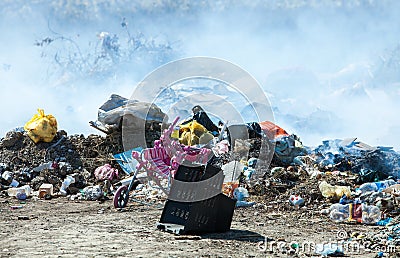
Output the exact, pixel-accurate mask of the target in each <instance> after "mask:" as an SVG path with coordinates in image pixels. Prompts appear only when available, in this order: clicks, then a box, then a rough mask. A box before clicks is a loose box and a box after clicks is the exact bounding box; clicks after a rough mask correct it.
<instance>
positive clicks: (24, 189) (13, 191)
mask: <svg viewBox="0 0 400 258" xmlns="http://www.w3.org/2000/svg"><path fill="white" fill-rule="evenodd" d="M7 193H8V196H15V197H17V198H18V199H20V200H25V199H26V198H27V197H29V196H30V195H31V194H32V189H31V187H30V186H29V185H24V186H21V187H18V188H16V187H13V188H9V189H8V190H7Z"/></svg>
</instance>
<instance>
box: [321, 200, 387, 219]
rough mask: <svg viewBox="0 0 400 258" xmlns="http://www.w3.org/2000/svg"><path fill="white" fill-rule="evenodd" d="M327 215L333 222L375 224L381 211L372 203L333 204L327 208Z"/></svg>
mask: <svg viewBox="0 0 400 258" xmlns="http://www.w3.org/2000/svg"><path fill="white" fill-rule="evenodd" d="M329 217H330V219H331V220H333V221H335V222H343V221H357V222H361V223H364V224H376V223H377V222H378V221H380V219H381V211H380V210H379V208H378V207H376V206H374V205H367V204H365V203H363V204H352V203H349V204H339V203H337V204H333V205H332V206H331V207H330V208H329Z"/></svg>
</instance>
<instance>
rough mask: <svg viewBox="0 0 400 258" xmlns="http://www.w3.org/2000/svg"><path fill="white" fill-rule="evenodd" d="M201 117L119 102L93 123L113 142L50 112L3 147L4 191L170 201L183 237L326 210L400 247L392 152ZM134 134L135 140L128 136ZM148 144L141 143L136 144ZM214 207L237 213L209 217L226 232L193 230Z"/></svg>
mask: <svg viewBox="0 0 400 258" xmlns="http://www.w3.org/2000/svg"><path fill="white" fill-rule="evenodd" d="M192 113H193V115H192V116H191V117H189V118H187V119H183V120H182V119H179V118H176V119H175V120H174V122H173V123H172V124H167V123H166V121H168V118H167V116H166V114H164V113H163V112H162V111H161V109H160V108H158V107H157V106H156V105H154V104H149V103H143V102H139V101H130V100H128V99H125V98H123V97H121V96H118V95H112V96H111V98H110V99H109V100H108V101H107V102H106V103H104V105H102V106H101V107H100V109H99V114H98V119H97V121H95V122H90V125H91V126H93V127H95V128H96V129H98V130H99V131H101V132H103V133H105V134H106V136H99V135H89V136H87V137H85V136H83V135H71V136H69V135H67V132H65V131H63V130H58V128H57V122H56V119H55V118H54V117H53V116H51V115H47V116H46V115H45V114H44V111H43V110H39V114H38V115H35V116H34V117H33V118H32V120H31V121H29V122H28V123H27V124H26V125H25V127H24V129H16V130H13V131H10V132H8V133H7V134H6V136H5V137H4V138H2V139H1V142H0V171H1V179H0V184H1V185H0V187H1V190H2V192H1V194H2V195H3V196H6V195H8V196H14V197H16V198H18V199H20V200H25V199H27V198H29V197H30V196H32V195H35V196H37V197H39V198H43V199H49V198H54V197H58V196H68V198H70V199H71V200H75V199H82V200H106V199H111V198H112V199H113V204H114V207H116V208H123V207H125V206H126V205H128V201H129V199H130V198H131V199H133V200H135V201H142V202H143V201H144V202H146V203H157V204H163V203H165V207H164V212H163V215H162V219H161V220H160V225H159V228H162V229H164V230H167V231H171V232H174V233H185V232H186V233H187V232H202V231H226V230H229V228H230V223H231V220H232V215H233V208H234V207H235V206H236V207H251V206H255V207H259V206H260V205H261V206H263V205H264V206H271V205H272V206H274V207H275V208H277V209H278V210H281V211H285V210H286V211H296V210H299V209H301V210H303V211H306V212H308V211H310V210H314V211H315V209H317V211H318V213H320V214H321V216H323V218H326V219H327V220H332V221H333V222H337V223H362V224H366V225H379V226H385V227H386V228H385V229H382V234H381V235H382V239H383V238H385V241H383V240H382V239H381V240H382V241H383V242H382V241H380V242H379V244H380V245H384V244H386V245H389V244H395V245H398V243H399V239H400V238H399V234H398V233H399V230H398V225H399V223H398V219H399V214H400V207H399V202H400V184H399V171H400V154H399V153H398V152H396V151H394V150H393V149H392V148H388V147H372V146H369V145H367V144H365V143H362V142H359V141H357V139H356V138H350V139H344V140H327V141H324V142H322V144H321V145H320V146H317V147H315V148H311V147H307V146H304V145H303V143H302V142H301V139H300V137H298V136H297V135H294V134H290V133H288V132H287V131H285V130H284V129H283V128H281V127H279V126H278V125H276V124H274V123H272V122H271V121H263V122H253V123H247V124H235V125H229V124H226V123H225V122H224V121H220V122H219V123H214V122H213V121H212V120H211V119H210V118H209V117H208V115H207V113H206V111H205V110H203V109H202V108H201V107H200V106H194V107H193V109H192ZM124 126H125V129H127V130H128V132H129V133H130V134H129V135H130V136H131V137H129V138H130V140H131V141H127V139H124V138H123V130H122V128H123V127H124ZM162 128H164V130H162ZM165 128H168V129H165ZM139 131H141V132H145V133H144V134H145V137H144V139H143V135H139V134H138V133H137V132H139ZM140 137H142V138H140ZM137 139H139V142H141V143H142V144H140V146H137V145H136V146H135V145H134V144H133V142H135V141H136V140H137ZM132 141H133V142H132ZM127 146H129V147H127ZM193 164H197V166H195V167H193V166H191V165H193ZM182 182H184V183H185V182H192V183H193V182H195V183H201V182H207V185H205V186H206V189H208V191H211V190H210V189H213V191H214V190H215V195H211V196H207V195H206V194H205V195H204V196H202V194H203V193H201V191H200V190H199V191H197V190H196V191H197V192H196V191H193V190H192V189H191V188H190V189H189V188H185V187H184V185H185V184H183V183H182ZM179 187H183V188H179ZM177 189H178V190H177ZM196 189H197V188H196ZM200 197H201V198H200ZM182 198H183V199H185V201H184V202H182ZM196 198H197V199H196ZM199 198H200V199H199ZM210 200H213V203H218V204H219V205H222V206H223V207H225V208H224V212H223V213H224V214H223V215H218V214H216V213H215V214H214V213H213V212H211V210H213V209H210V213H207V214H201V216H206V217H208V218H214V219H216V220H218V219H219V220H221V219H223V220H224V221H226V224H224V226H222V227H217V226H216V225H214V224H210V223H208V222H207V223H208V224H207V223H205V224H207V227H208V228H207V227H206V228H204V227H203V228H202V227H193V224H190V223H191V222H190V221H191V219H193V218H192V217H191V216H192V215H191V214H193V213H197V215H198V216H200V215H199V214H200V213H201V212H200V211H201V210H202V209H203V208H202V207H203V206H202V205H203V204H204V203H206V202H207V201H210ZM199 202H200V203H201V205H199V204H198V203H199ZM196 205H199V206H196ZM222 206H221V207H222ZM196 207H197V208H196ZM210 207H211V206H210ZM167 214H169V215H167ZM171 214H175V215H176V216H175V215H174V216H172V217H171V216H170V215H171ZM182 216H183V217H182ZM218 216H222V217H218ZM324 216H326V217H324ZM189 222H190V223H189ZM170 223H173V224H179V225H180V226H181V227H180V228H179V229H177V228H169V227H168V226H166V225H167V224H168V225H169V224H170ZM389 228H390V232H389ZM366 237H367V236H366ZM368 237H369V238H371V239H372V238H374V236H368ZM375 238H376V236H375ZM353 240H354V241H356V238H354V239H353ZM374 241H375V242H376V241H377V240H376V239H375V240H374Z"/></svg>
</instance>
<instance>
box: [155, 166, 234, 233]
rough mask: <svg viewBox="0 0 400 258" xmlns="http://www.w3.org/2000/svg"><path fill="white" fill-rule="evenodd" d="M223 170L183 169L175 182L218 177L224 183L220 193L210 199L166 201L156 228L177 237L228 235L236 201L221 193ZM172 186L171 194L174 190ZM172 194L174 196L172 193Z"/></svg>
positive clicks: (213, 168)
mask: <svg viewBox="0 0 400 258" xmlns="http://www.w3.org/2000/svg"><path fill="white" fill-rule="evenodd" d="M221 173H222V171H221V170H220V169H219V168H217V167H215V166H212V165H207V166H206V168H205V169H204V167H196V168H192V167H186V166H182V165H181V166H180V167H179V169H178V171H177V173H176V175H175V180H179V181H184V182H199V181H203V180H207V179H210V178H212V177H213V176H216V177H214V178H217V180H221V181H220V184H219V187H220V191H219V193H218V194H216V195H214V196H213V197H211V198H208V199H205V200H202V201H195V202H181V201H175V200H167V201H166V203H165V206H164V210H163V212H162V215H161V219H160V222H159V223H158V224H157V227H158V228H159V229H161V230H165V231H168V232H172V233H175V234H199V233H212V232H225V231H228V230H230V226H231V223H232V217H233V212H234V208H235V204H236V200H234V199H231V198H229V197H228V196H226V195H224V194H222V193H221V191H222V182H223V177H222V178H221V177H219V175H220V174H221ZM213 182H214V183H215V180H213ZM174 189H175V188H174V187H173V186H171V192H172V191H174ZM171 194H174V193H173V192H172V193H171Z"/></svg>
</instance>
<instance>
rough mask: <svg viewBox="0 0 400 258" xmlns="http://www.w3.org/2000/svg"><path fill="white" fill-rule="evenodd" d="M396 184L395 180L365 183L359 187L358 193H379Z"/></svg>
mask: <svg viewBox="0 0 400 258" xmlns="http://www.w3.org/2000/svg"><path fill="white" fill-rule="evenodd" d="M394 184H396V181H394V180H393V179H388V180H383V181H379V182H371V183H364V184H362V185H361V186H360V187H359V189H358V192H361V193H362V194H364V193H367V192H378V191H382V190H384V189H386V188H388V187H389V186H391V185H394Z"/></svg>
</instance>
